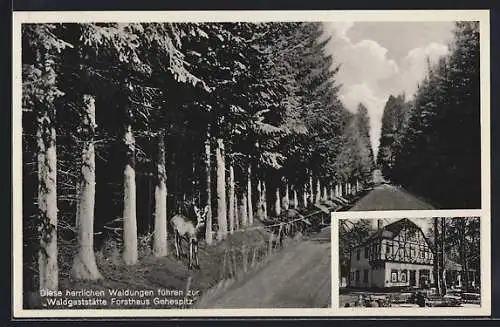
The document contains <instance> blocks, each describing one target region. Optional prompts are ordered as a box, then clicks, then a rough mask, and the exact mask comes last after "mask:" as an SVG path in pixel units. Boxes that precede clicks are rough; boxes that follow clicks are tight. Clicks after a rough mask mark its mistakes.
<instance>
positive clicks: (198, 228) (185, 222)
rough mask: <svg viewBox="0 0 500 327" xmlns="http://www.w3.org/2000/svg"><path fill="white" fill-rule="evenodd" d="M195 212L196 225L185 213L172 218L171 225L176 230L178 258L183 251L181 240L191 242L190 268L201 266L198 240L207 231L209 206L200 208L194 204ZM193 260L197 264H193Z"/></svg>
mask: <svg viewBox="0 0 500 327" xmlns="http://www.w3.org/2000/svg"><path fill="white" fill-rule="evenodd" d="M194 213H195V214H196V225H195V224H194V222H193V220H192V219H190V218H188V217H186V216H184V215H180V214H178V215H175V216H173V217H172V219H170V225H171V226H172V228H173V230H174V240H175V251H176V256H177V258H180V257H181V255H183V253H182V248H181V241H182V239H184V240H186V241H187V242H188V244H189V266H188V267H189V269H192V268H196V269H199V268H200V264H199V262H198V240H199V239H201V238H202V237H203V236H204V231H205V217H206V215H207V213H208V206H205V209H203V211H202V210H200V209H198V207H196V206H194ZM193 260H194V261H195V264H193Z"/></svg>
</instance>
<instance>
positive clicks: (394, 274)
mask: <svg viewBox="0 0 500 327" xmlns="http://www.w3.org/2000/svg"><path fill="white" fill-rule="evenodd" d="M397 281H398V271H397V270H396V269H392V270H391V282H393V283H396V282H397Z"/></svg>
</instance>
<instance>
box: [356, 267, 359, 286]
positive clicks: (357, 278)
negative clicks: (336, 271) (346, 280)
mask: <svg viewBox="0 0 500 327" xmlns="http://www.w3.org/2000/svg"><path fill="white" fill-rule="evenodd" d="M357 282H359V270H356V283H357Z"/></svg>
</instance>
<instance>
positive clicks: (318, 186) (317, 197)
mask: <svg viewBox="0 0 500 327" xmlns="http://www.w3.org/2000/svg"><path fill="white" fill-rule="evenodd" d="M315 198H316V199H315V201H314V203H315V204H319V202H320V201H321V184H320V182H319V179H317V180H316V197H315Z"/></svg>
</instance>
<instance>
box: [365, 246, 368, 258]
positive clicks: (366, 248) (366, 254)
mask: <svg viewBox="0 0 500 327" xmlns="http://www.w3.org/2000/svg"><path fill="white" fill-rule="evenodd" d="M365 259H368V247H365Z"/></svg>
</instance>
